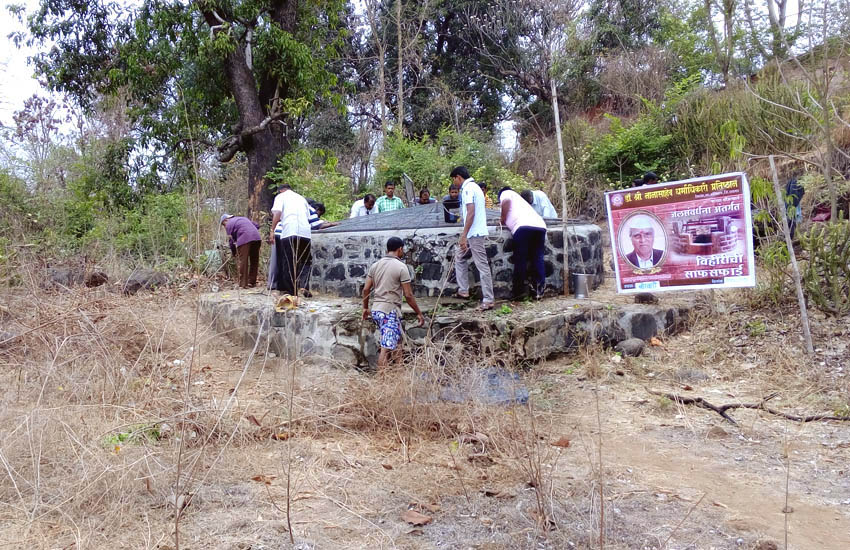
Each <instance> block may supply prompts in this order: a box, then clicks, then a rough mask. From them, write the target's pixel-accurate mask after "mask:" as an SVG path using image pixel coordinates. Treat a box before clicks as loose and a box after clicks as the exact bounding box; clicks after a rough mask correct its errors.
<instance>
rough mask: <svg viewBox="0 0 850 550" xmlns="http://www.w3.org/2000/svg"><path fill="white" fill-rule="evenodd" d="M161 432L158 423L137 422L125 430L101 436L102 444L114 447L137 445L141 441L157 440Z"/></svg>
mask: <svg viewBox="0 0 850 550" xmlns="http://www.w3.org/2000/svg"><path fill="white" fill-rule="evenodd" d="M161 437H162V434H161V433H160V431H159V425H158V424H139V425H138V426H133V427H131V428H130V429H129V430H127V431H123V432H116V433H112V434H109V435H107V436H106V437H104V438H103V443H104V446H106V447H116V446H118V445H139V444H142V443H155V442H157V441H159V439H160V438H161Z"/></svg>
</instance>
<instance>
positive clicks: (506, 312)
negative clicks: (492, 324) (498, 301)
mask: <svg viewBox="0 0 850 550" xmlns="http://www.w3.org/2000/svg"><path fill="white" fill-rule="evenodd" d="M513 312H514V310H513V309H511V306H509V305H508V304H503V305H502V307H500V308H499V310H498V311H497V312H496V313H497V314H498V315H510V314H511V313H513Z"/></svg>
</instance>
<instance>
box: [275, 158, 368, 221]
mask: <svg viewBox="0 0 850 550" xmlns="http://www.w3.org/2000/svg"><path fill="white" fill-rule="evenodd" d="M337 163H338V160H337V158H336V157H335V156H334V155H333V154H332V153H330V152H328V151H325V150H323V149H298V150H296V151H292V152H290V153H287V154H286V155H284V156H283V157H281V158H280V160H279V161H278V163H277V165H276V166H275V167H274V169H273V170H272V171H271V172H269V173H268V174H267V176H268V178H269V179H271V180H272V181H273V182H274V183H275V184H276V185H280V184H283V183H287V184H289V185H291V186H292V189H294V190H295V191H296V192H297V193H298V194H300V195H303V196H304V198H307V199H311V200H314V201H317V202H321V203H323V204H324V205H325V210H326V212H325V216H324V218H325V219H328V220H341V219H344V218H347V217H348V212H349V210H350V208H351V192H350V190H349V181H350V178H348V177H347V176H345V175H343V174H340V173H339V171H338V170H337Z"/></svg>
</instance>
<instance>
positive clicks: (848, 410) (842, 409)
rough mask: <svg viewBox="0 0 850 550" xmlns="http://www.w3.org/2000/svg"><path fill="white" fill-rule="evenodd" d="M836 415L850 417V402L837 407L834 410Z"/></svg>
mask: <svg viewBox="0 0 850 550" xmlns="http://www.w3.org/2000/svg"><path fill="white" fill-rule="evenodd" d="M833 412H834V413H835V416H838V417H841V418H850V403H842V404H841V405H839V406H837V407H835V410H834V411H833Z"/></svg>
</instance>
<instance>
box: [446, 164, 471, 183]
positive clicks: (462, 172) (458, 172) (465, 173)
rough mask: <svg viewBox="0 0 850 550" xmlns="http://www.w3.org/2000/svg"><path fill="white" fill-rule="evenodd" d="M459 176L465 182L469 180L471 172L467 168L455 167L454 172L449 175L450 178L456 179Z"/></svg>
mask: <svg viewBox="0 0 850 550" xmlns="http://www.w3.org/2000/svg"><path fill="white" fill-rule="evenodd" d="M457 176H460V177H462V178H463V179H465V180H468V179H469V170H467V169H466V166H455V168H454V170H452V173H451V174H449V177H450V178H454V177H457Z"/></svg>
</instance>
